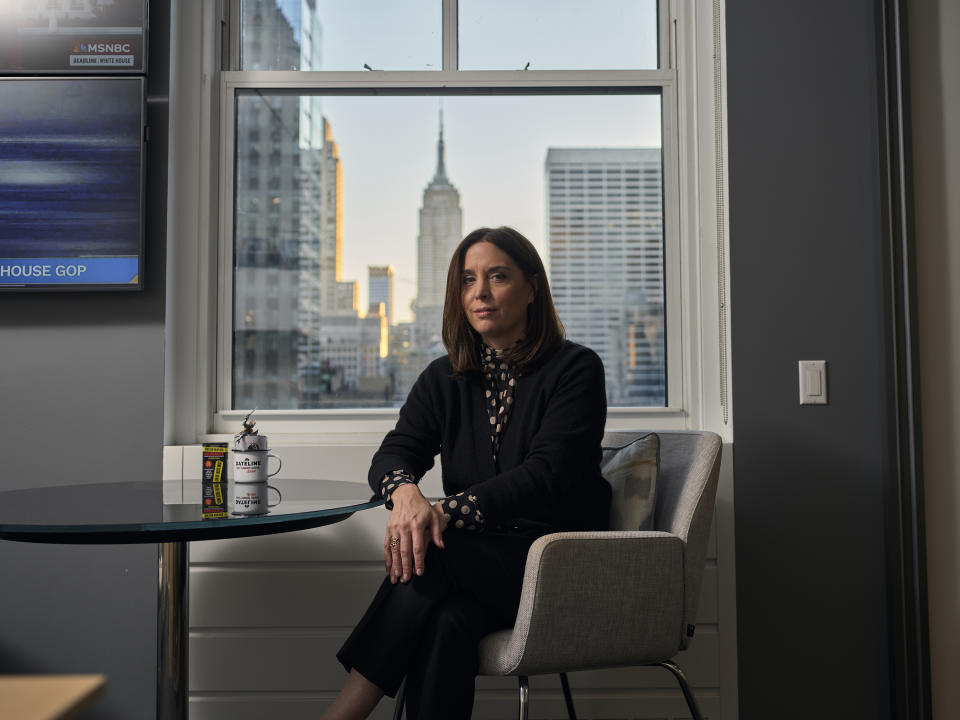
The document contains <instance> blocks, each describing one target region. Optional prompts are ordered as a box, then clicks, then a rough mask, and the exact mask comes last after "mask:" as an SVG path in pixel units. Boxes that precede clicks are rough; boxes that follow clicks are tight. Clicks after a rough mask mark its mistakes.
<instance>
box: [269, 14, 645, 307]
mask: <svg viewBox="0 0 960 720" xmlns="http://www.w3.org/2000/svg"><path fill="white" fill-rule="evenodd" d="M278 5H279V6H280V7H281V8H282V9H283V11H284V14H285V15H286V16H287V17H288V19H290V21H291V25H293V27H294V32H295V33H297V34H299V32H300V25H301V16H300V1H299V0H278ZM458 6H459V64H460V68H461V69H487V70H509V69H513V70H518V71H519V70H521V69H522V68H523V66H524V65H525V64H526V63H528V62H529V63H530V68H531V69H539V70H546V69H570V68H575V69H603V68H608V69H620V68H653V67H656V2H655V0H592V2H590V3H585V2H582V1H581V0H526V2H516V0H459V3H458ZM317 8H318V10H317V12H318V16H319V21H320V25H321V35H322V37H321V54H322V68H323V69H324V70H360V69H362V67H363V65H364V64H365V63H366V64H368V65H369V66H371V67H372V68H374V69H377V70H380V69H383V70H436V69H440V65H441V36H440V27H441V10H440V9H441V3H440V0H370V2H365V3H362V4H361V3H356V2H353V1H351V0H317ZM440 105H441V100H440V98H439V97H438V96H437V95H435V94H434V95H426V96H416V97H411V96H383V95H378V96H366V97H357V96H331V95H327V96H325V97H323V99H322V101H321V108H322V112H323V115H324V116H325V117H326V118H327V120H328V121H329V123H330V125H331V128H332V132H333V138H334V140H335V141H336V143H337V145H338V147H339V153H340V161H341V167H342V172H343V279H344V280H356V281H357V282H358V283H359V285H360V306H361V309H365V308H366V305H367V266H368V265H384V264H392V265H393V266H394V268H395V271H396V272H395V290H394V292H395V311H394V314H395V319H396V321H398V322H401V321H405V320H409V319H410V312H409V305H410V302H411V300H412V299H413V296H414V294H415V289H416V239H417V233H418V225H419V219H418V213H419V209H420V207H421V205H422V202H423V191H424V189H425V187H426V186H427V184H428V183H429V182H430V179H431V178H432V177H433V175H434V172H435V170H436V164H437V136H438V130H439V128H438V125H439V109H440ZM442 105H443V118H444V139H445V144H446V168H447V176H448V177H449V179H450V181H451V182H452V183H453V184H454V186H455V187H456V188H457V189H458V190H459V191H460V199H461V207H462V208H463V231H464V234H466V233H468V232H470V231H471V230H473V229H474V228H476V227H479V226H481V225H492V226H497V225H511V226H513V227H515V228H517V229H518V230H519V231H520V232H522V233H523V234H525V235H526V236H527V237H529V238H530V240H531V241H533V242H534V244H535V245H536V246H537V248H538V249H539V250H540V252H541V254H542V256H543V258H544V261H545V262H546V261H547V253H546V242H545V241H546V237H545V233H544V220H545V213H546V210H545V197H546V195H545V188H544V182H543V178H544V162H545V159H546V154H547V148H550V147H660V146H661V123H660V114H661V113H660V97H659V96H658V95H654V96H651V95H644V96H641V95H590V96H582V95H581V96H576V95H556V96H542V95H541V96H502V95H501V96H491V95H471V96H462V95H461V96H447V97H445V98H443V100H442Z"/></svg>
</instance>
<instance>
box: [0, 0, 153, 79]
mask: <svg viewBox="0 0 960 720" xmlns="http://www.w3.org/2000/svg"><path fill="white" fill-rule="evenodd" d="M146 36H147V33H146V2H145V0H97V1H96V2H92V1H91V0H85V1H82V2H76V1H73V2H67V1H66V0H59V1H58V2H47V1H46V0H43V1H41V0H30V1H26V2H23V1H20V0H16V1H15V0H0V74H3V75H7V74H21V73H23V74H29V75H36V74H55V75H67V74H73V73H80V74H89V73H108V74H110V75H117V74H123V73H142V72H145V71H146V67H145V58H146V52H145V50H146Z"/></svg>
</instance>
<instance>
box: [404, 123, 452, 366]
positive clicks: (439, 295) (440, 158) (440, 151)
mask: <svg viewBox="0 0 960 720" xmlns="http://www.w3.org/2000/svg"><path fill="white" fill-rule="evenodd" d="M462 237H463V211H462V210H461V208H460V193H459V191H458V190H457V189H456V188H455V187H454V186H453V184H452V183H451V182H450V180H449V178H447V168H446V162H445V156H444V146H443V111H442V110H441V112H440V138H439V140H438V141H437V171H436V172H435V173H434V176H433V179H432V180H431V181H430V184H429V185H427V187H426V189H425V190H424V191H423V206H422V207H421V208H420V234H419V235H418V236H417V298H416V300H415V301H414V306H413V309H414V315H415V322H414V325H415V332H416V338H415V344H416V346H417V347H418V348H426V347H428V346H431V345H432V346H437V345H438V344H439V340H440V323H441V319H442V317H443V300H444V294H445V293H446V287H447V267H448V266H449V264H450V257H451V256H452V255H453V251H454V250H455V249H456V247H457V245H458V244H459V242H460V240H461V239H462Z"/></svg>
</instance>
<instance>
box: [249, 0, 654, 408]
mask: <svg viewBox="0 0 960 720" xmlns="http://www.w3.org/2000/svg"><path fill="white" fill-rule="evenodd" d="M300 7H301V8H305V7H306V6H305V5H303V4H301V6H300ZM310 7H311V8H312V7H313V6H310ZM244 12H245V16H246V18H247V19H246V22H245V24H244V27H245V30H244V35H243V42H244V51H243V52H244V57H245V58H246V60H245V62H248V63H249V64H250V66H251V67H252V68H254V69H255V68H257V67H259V68H261V69H270V68H273V67H276V68H278V69H279V68H286V69H295V68H296V67H304V68H308V67H312V68H316V67H317V66H318V65H319V53H320V51H321V49H322V47H323V43H322V40H321V38H322V35H323V32H322V25H321V24H320V23H319V22H318V16H317V14H316V12H314V11H313V10H312V9H311V10H310V12H305V13H304V14H303V15H302V16H300V17H299V18H298V21H302V22H301V24H300V25H299V26H298V27H294V26H292V25H291V23H290V22H289V20H288V18H287V17H286V15H285V12H283V11H281V9H280V8H279V7H278V6H277V4H276V3H275V0H249V1H248V2H247V3H245V5H244ZM298 34H299V35H300V37H299V39H295V35H298ZM450 93H453V94H450ZM557 93H558V94H554V95H540V94H536V95H517V94H457V93H456V91H446V92H445V93H437V92H434V93H431V94H429V95H421V96H412V95H408V94H406V93H399V94H393V95H391V94H389V91H385V90H381V91H379V92H377V93H376V94H374V95H367V96H364V95H354V94H349V95H331V94H326V95H289V94H286V93H274V92H271V91H269V90H249V91H243V92H241V93H239V95H238V98H237V103H236V111H237V133H236V146H235V149H234V159H235V179H234V185H235V192H236V194H235V203H234V224H233V230H234V243H235V245H234V267H235V272H234V335H233V402H234V406H235V407H247V406H258V407H262V408H282V407H292V408H297V407H300V408H320V407H378V406H384V405H387V406H390V405H399V404H401V403H402V402H403V400H404V398H405V397H406V393H407V392H408V391H409V388H410V386H411V385H412V383H413V382H414V381H415V379H416V377H417V375H418V374H419V372H420V371H421V370H422V368H423V367H425V366H426V364H428V363H429V362H430V360H432V359H434V358H435V357H437V356H438V355H441V354H442V353H443V345H442V343H441V341H440V326H441V311H442V306H443V301H444V287H445V285H446V270H447V266H448V264H449V259H450V256H451V254H452V252H453V250H454V248H455V247H456V245H457V244H458V243H459V241H460V239H461V238H462V237H463V236H464V234H465V233H467V232H469V231H471V230H473V229H475V228H476V227H478V226H494V227H495V226H499V225H510V226H512V227H515V228H516V229H518V230H519V231H520V232H521V233H523V234H524V235H526V236H527V237H529V238H530V240H531V241H532V242H533V243H534V245H535V246H536V247H537V249H538V250H539V252H540V254H541V256H542V258H543V260H544V263H545V265H546V266H547V269H548V272H549V277H550V282H551V285H554V287H555V297H556V298H557V300H558V309H559V310H560V312H561V317H563V316H564V314H565V313H566V314H568V315H569V319H570V321H571V323H570V326H569V331H570V332H569V333H568V336H569V337H570V338H571V339H572V340H574V341H578V342H582V343H584V344H586V345H588V346H590V347H593V348H594V349H595V350H597V351H598V353H600V354H601V357H603V359H604V363H605V365H606V366H607V385H608V401H609V402H611V404H624V403H626V404H638V403H639V404H649V405H662V404H663V402H664V396H663V387H664V379H665V375H664V373H665V368H664V366H663V362H662V361H663V351H664V348H663V341H664V331H665V328H664V324H663V245H662V243H663V222H664V218H663V210H662V191H663V189H662V173H663V168H662V160H661V155H662V153H661V149H660V145H661V143H660V132H661V128H660V112H661V98H660V96H659V94H641V93H639V92H636V93H633V94H610V93H606V92H604V93H596V94H588V93H586V94H585V93H583V92H580V93H579V94H563V93H562V92H561V91H557ZM438 110H439V112H438ZM551 154H553V155H556V156H557V158H559V157H560V155H563V156H564V157H566V158H567V160H566V161H564V162H563V163H562V164H561V165H556V167H551V161H550V157H551ZM641 156H642V157H643V160H642V162H641V163H640V164H639V165H638V164H637V159H638V158H640V157H641ZM578 158H579V159H578ZM568 161H569V162H568ZM641 165H642V167H641ZM638 173H639V174H642V176H643V177H644V180H640V178H639V177H638ZM547 176H549V178H550V182H549V183H545V178H546V177H547ZM654 176H655V177H654ZM557 183H560V184H559V185H558V184H557ZM554 190H557V193H554V192H553V191H554ZM548 193H553V194H552V195H551V194H548ZM548 209H549V213H550V217H549V236H548V229H547V222H546V221H547V213H548ZM554 254H555V255H556V257H557V259H558V261H559V260H560V259H561V258H564V259H565V260H566V262H567V265H566V267H565V268H564V267H561V266H562V265H563V263H560V264H559V265H558V268H557V269H558V271H562V272H561V275H562V277H561V275H558V276H556V277H555V270H554V267H553V266H552V264H551V260H552V256H553V255H554ZM571 261H572V262H571ZM378 268H379V270H378ZM381 271H386V274H387V275H388V276H389V279H390V280H391V281H392V283H386V284H384V283H382V282H381V285H383V287H380V288H379V289H378V288H371V286H370V285H371V282H370V281H371V279H372V278H374V277H375V276H376V275H378V274H380V273H381ZM380 277H381V278H382V277H383V276H382V274H381V275H380ZM378 282H379V281H378ZM390 284H392V293H391V292H390V291H389V286H390ZM594 286H595V287H597V288H598V290H597V292H596V293H594V294H596V297H593V295H590V296H589V297H585V296H584V292H589V291H590V288H591V287H594ZM361 297H362V298H365V299H366V300H369V302H361V301H360V298H361ZM578 298H583V299H582V300H581V299H578ZM630 298H634V299H637V302H633V301H632V300H630ZM384 301H386V302H384ZM388 307H389V309H390V313H389V314H390V315H392V318H390V319H388ZM564 319H565V320H566V318H564ZM594 321H596V322H594Z"/></svg>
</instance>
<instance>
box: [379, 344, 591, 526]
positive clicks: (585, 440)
mask: <svg viewBox="0 0 960 720" xmlns="http://www.w3.org/2000/svg"><path fill="white" fill-rule="evenodd" d="M606 410H607V403H606V393H605V390H604V378H603V364H602V363H601V362H600V358H599V357H597V355H596V353H594V352H593V351H592V350H590V349H588V348H585V347H583V346H581V345H577V344H575V343H572V342H569V341H568V342H565V343H564V344H563V345H562V346H561V347H560V349H559V350H558V351H557V352H556V353H554V354H553V355H551V356H550V357H549V358H547V359H546V360H544V361H541V362H540V363H538V364H536V365H534V366H527V367H526V368H524V370H523V376H522V377H521V378H520V380H519V383H518V385H517V387H516V389H515V394H514V403H513V406H512V409H511V416H510V424H509V425H508V426H506V427H505V428H504V430H503V432H502V436H501V442H500V453H499V455H498V457H497V460H496V461H494V459H493V453H492V452H491V445H490V420H489V417H488V414H487V403H486V402H485V396H484V383H483V378H482V377H480V376H479V375H472V376H468V377H453V376H452V367H451V364H450V359H449V358H448V357H442V358H438V359H437V360H434V361H433V362H432V363H430V365H429V366H427V369H426V370H424V371H423V373H422V374H421V375H420V377H419V378H418V379H417V382H416V383H414V386H413V388H412V389H411V390H410V394H409V396H408V397H407V402H406V403H405V404H404V406H403V407H402V408H401V410H400V417H399V419H398V420H397V425H396V427H395V428H394V429H393V430H391V431H390V432H389V433H388V434H387V436H386V437H385V438H384V440H383V443H382V444H381V445H380V449H379V450H378V451H377V452H376V454H375V455H374V456H373V461H372V463H371V466H370V473H369V477H368V479H369V482H370V487H371V488H372V489H373V491H374V492H376V493H378V494H379V492H380V484H381V481H382V480H383V477H384V475H386V474H387V473H389V472H392V471H394V470H397V469H401V470H405V471H407V473H409V474H410V475H411V476H413V477H415V478H420V477H423V474H424V473H426V472H427V470H429V469H430V468H431V467H433V463H434V457H435V456H436V455H437V453H439V454H440V457H441V460H442V465H443V490H444V492H445V493H446V494H447V495H455V494H456V493H458V492H461V491H464V490H466V491H469V494H471V495H475V496H477V498H478V505H479V507H480V509H481V510H482V511H483V516H484V518H485V519H486V522H487V524H488V525H489V524H491V523H492V524H494V525H502V526H506V527H515V526H520V527H531V528H539V529H542V530H544V531H545V532H552V531H558V530H595V529H602V528H606V527H607V522H608V517H609V512H610V486H609V485H608V484H607V482H606V481H605V480H604V479H603V476H602V475H601V474H600V457H601V451H600V441H601V439H602V438H603V426H604V421H605V419H606Z"/></svg>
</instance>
